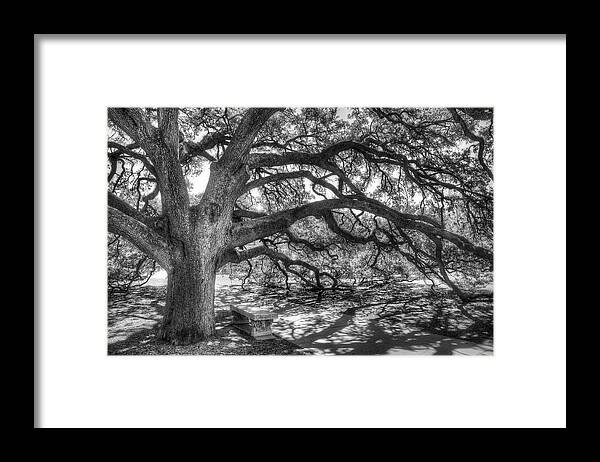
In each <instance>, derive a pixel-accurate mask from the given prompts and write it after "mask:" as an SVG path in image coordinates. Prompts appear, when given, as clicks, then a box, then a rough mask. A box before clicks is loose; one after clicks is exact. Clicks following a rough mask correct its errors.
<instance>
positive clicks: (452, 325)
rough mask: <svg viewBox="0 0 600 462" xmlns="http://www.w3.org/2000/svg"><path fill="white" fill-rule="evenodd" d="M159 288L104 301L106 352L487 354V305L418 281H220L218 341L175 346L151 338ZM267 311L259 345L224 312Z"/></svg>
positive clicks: (157, 314)
mask: <svg viewBox="0 0 600 462" xmlns="http://www.w3.org/2000/svg"><path fill="white" fill-rule="evenodd" d="M164 297H165V288H164V287H142V288H139V289H137V290H135V291H134V292H132V293H130V294H128V295H125V296H112V297H110V298H109V313H108V339H109V345H108V352H109V354H250V355H253V354H329V355H331V354H335V355H340V354H346V355H373V354H376V355H377V354H417V355H451V354H454V355H489V354H492V352H493V346H492V344H493V340H492V339H493V327H492V326H493V311H492V301H491V300H490V299H483V300H480V301H478V302H474V303H469V304H467V305H462V304H460V303H459V302H457V300H456V299H455V298H453V297H452V296H451V295H450V293H449V292H448V291H444V290H441V289H436V290H435V291H432V290H431V288H430V287H428V286H426V285H423V284H420V283H409V282H400V281H395V282H388V283H386V284H381V285H379V286H371V287H357V288H355V289H353V290H342V291H335V292H312V291H307V290H292V291H285V290H281V289H269V288H264V287H259V286H250V287H248V286H246V288H245V289H242V287H241V286H240V285H239V284H236V283H235V282H234V281H230V280H229V279H228V278H223V277H220V278H219V280H218V283H217V290H216V297H215V309H216V313H217V333H218V335H217V338H216V339H215V340H211V341H209V342H203V343H200V344H197V345H192V346H186V347H176V346H173V345H169V344H165V343H162V342H158V341H157V340H156V331H155V329H156V326H157V323H158V321H159V320H160V319H161V317H162V310H163V304H164ZM231 306H239V307H244V306H246V307H257V306H260V307H264V308H267V309H270V310H272V311H274V312H276V313H277V314H278V315H279V317H278V319H277V320H275V321H274V323H273V332H274V333H275V334H276V336H277V337H278V338H276V339H274V340H263V341H256V340H254V339H252V338H250V337H248V336H246V335H244V334H241V333H239V332H238V331H237V330H235V329H233V328H232V327H231V326H230V324H229V323H230V314H229V308H230V307H231Z"/></svg>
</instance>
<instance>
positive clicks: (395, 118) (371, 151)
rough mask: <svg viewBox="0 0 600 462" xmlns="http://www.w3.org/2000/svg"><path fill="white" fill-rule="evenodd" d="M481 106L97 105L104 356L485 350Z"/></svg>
mask: <svg viewBox="0 0 600 462" xmlns="http://www.w3.org/2000/svg"><path fill="white" fill-rule="evenodd" d="M493 122H494V118H493V109H492V108H474V107H462V108H435V107H433V108H410V107H405V108H403V107H401V108H384V107H381V108H361V107H337V108H336V107H322V108H228V107H210V108H189V107H188V108H109V109H108V144H107V172H108V231H109V233H108V300H109V304H108V353H109V354H111V355H117V354H128V355H140V354H142V355H143V354H211V355H219V354H223V355H225V354H228V355H253V354H274V355H297V354H302V355H306V354H325V355H379V354H398V355H402V354H418V355H490V354H492V353H493V278H492V274H493Z"/></svg>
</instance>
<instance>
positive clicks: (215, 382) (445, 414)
mask: <svg viewBox="0 0 600 462" xmlns="http://www.w3.org/2000/svg"><path fill="white" fill-rule="evenodd" d="M36 46H37V48H36V54H37V62H36V72H37V75H38V79H39V80H38V82H39V86H38V87H37V89H36V92H37V93H36V95H37V98H38V99H37V101H38V105H37V108H36V110H38V111H39V113H38V119H37V120H38V122H39V124H38V126H37V136H38V138H37V146H38V152H37V157H36V161H37V162H38V163H39V164H38V165H39V172H40V174H39V177H38V181H37V185H36V187H37V188H39V190H38V192H37V194H38V196H37V197H38V198H39V200H40V202H39V203H38V207H39V216H38V221H37V223H36V226H37V227H38V229H39V232H40V241H39V244H40V247H39V248H38V249H37V251H38V252H39V254H38V255H39V259H38V263H39V264H40V269H41V271H40V274H41V279H40V280H38V282H37V284H38V285H37V289H38V290H39V298H38V299H39V305H38V306H37V311H36V316H37V317H38V320H37V322H38V325H39V327H40V329H39V332H38V341H39V343H38V344H37V351H38V353H39V358H38V361H39V366H40V368H39V372H40V374H39V376H38V377H37V381H38V386H39V398H40V401H39V405H40V407H39V412H38V421H37V425H38V426H43V427H55V426H56V427H62V426H68V427H88V426H91V427H105V426H117V427H146V426H148V427H150V426H158V427H239V426H248V427H260V426H266V427H273V426H275V427H304V426H309V427H316V426H318V427H352V426H355V427H446V426H447V427H506V426H518V427H533V426H535V427H561V426H565V425H566V375H565V372H566V331H565V327H566V324H565V309H566V288H565V276H566V275H565V265H566V262H565V255H566V249H565V226H566V221H565V213H566V189H565V188H566V185H565V161H566V159H565V157H566V139H565V137H566V134H565V126H566V83H565V79H566V42H565V39H564V37H555V38H553V39H548V38H545V39H525V40H523V39H490V38H486V39H481V38H475V39H471V40H466V39H448V38H436V39H432V38H427V39H415V38H406V37H405V38H367V39H358V38H354V39H336V40H334V39H318V40H317V39H310V40H306V39H305V40H301V39H290V38H287V39H283V38H276V39H272V40H267V39H249V38H235V39H234V38H227V39H223V38H221V39H216V38H189V37H188V38H177V39H175V38H170V39H165V38H163V39H150V40H148V39H114V38H113V39H91V38H85V39H81V38H79V39H77V38H69V39H63V38H59V37H38V38H37V45H36ZM162 105H165V106H280V105H284V106H493V107H494V108H495V113H494V115H495V121H494V128H495V156H494V157H495V165H494V170H495V180H496V183H495V236H496V237H495V249H494V251H495V354H494V356H492V357H452V356H445V357H429V356H428V357H417V356H412V355H411V356H389V357H386V356H363V357H304V356H299V357H293V356H284V357H226V356H214V357H211V356H199V357H193V356H192V357H189V356H188V357H186V356H173V357H140V356H120V357H118V356H117V357H115V356H112V357H109V356H107V354H106V348H107V346H106V345H107V338H106V326H107V310H106V302H107V299H106V192H105V191H106V184H105V182H106V107H107V106H162ZM542 227H543V232H541V229H542Z"/></svg>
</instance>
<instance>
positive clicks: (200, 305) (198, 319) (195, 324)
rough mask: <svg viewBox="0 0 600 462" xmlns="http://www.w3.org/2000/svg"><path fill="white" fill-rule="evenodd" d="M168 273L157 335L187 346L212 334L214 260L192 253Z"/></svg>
mask: <svg viewBox="0 0 600 462" xmlns="http://www.w3.org/2000/svg"><path fill="white" fill-rule="evenodd" d="M167 274H168V283H167V300H166V306H165V315H164V317H163V321H162V325H161V328H160V333H159V337H160V338H161V339H163V340H166V341H168V342H171V343H174V344H175V345H189V344H191V343H196V342H198V341H200V340H205V339H207V338H209V337H211V336H213V335H214V334H215V314H214V297H215V277H216V265H215V262H214V259H211V258H206V256H205V255H202V253H198V252H194V254H192V255H187V256H186V257H185V258H183V259H181V260H180V261H179V262H178V263H176V264H175V265H173V269H172V270H171V271H169V272H168V273H167Z"/></svg>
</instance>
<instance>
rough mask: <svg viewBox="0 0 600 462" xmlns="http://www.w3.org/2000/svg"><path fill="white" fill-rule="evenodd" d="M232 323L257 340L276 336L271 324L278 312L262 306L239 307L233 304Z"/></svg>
mask: <svg viewBox="0 0 600 462" xmlns="http://www.w3.org/2000/svg"><path fill="white" fill-rule="evenodd" d="M231 314H232V315H233V320H232V324H233V325H234V327H236V328H237V329H239V330H241V331H242V332H245V333H246V334H248V335H250V336H251V337H254V338H255V339H257V340H266V339H272V338H275V336H274V335H273V333H272V332H271V324H272V323H273V320H274V319H277V314H275V313H272V312H270V311H268V310H266V309H261V308H239V307H237V306H233V305H231Z"/></svg>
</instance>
